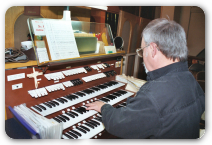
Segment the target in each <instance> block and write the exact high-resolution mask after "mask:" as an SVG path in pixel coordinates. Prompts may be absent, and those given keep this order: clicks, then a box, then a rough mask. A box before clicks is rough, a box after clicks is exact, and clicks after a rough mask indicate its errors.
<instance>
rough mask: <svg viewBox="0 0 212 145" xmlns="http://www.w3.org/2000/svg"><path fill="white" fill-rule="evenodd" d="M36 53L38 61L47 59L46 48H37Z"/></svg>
mask: <svg viewBox="0 0 212 145" xmlns="http://www.w3.org/2000/svg"><path fill="white" fill-rule="evenodd" d="M37 53H38V59H39V62H40V63H42V62H45V61H49V57H48V54H47V50H46V48H37Z"/></svg>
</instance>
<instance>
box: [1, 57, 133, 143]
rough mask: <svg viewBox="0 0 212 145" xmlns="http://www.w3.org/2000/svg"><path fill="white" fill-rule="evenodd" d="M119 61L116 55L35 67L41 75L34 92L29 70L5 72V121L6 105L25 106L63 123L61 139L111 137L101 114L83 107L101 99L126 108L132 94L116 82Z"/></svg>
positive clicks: (119, 67)
mask: <svg viewBox="0 0 212 145" xmlns="http://www.w3.org/2000/svg"><path fill="white" fill-rule="evenodd" d="M106 56H107V55H106ZM108 56H110V55H108ZM121 59H122V55H121V54H116V55H115V56H113V55H112V56H110V57H102V58H101V57H96V58H95V57H93V58H92V59H81V60H72V61H70V62H66V63H61V62H60V63H55V64H53V63H52V64H49V65H48V66H39V67H38V66H35V67H34V68H35V71H37V72H42V71H43V73H44V74H43V75H39V76H37V82H38V88H37V89H36V88H35V83H34V79H32V78H28V77H27V74H31V73H33V69H32V67H27V68H23V69H11V70H5V107H6V113H7V118H8V119H9V118H12V117H13V115H12V113H11V111H10V110H9V109H8V107H9V106H11V107H14V106H16V105H20V104H23V103H25V104H26V106H27V107H28V108H30V109H31V110H32V111H34V112H36V113H38V114H40V115H42V116H45V117H46V118H48V119H54V120H55V121H56V122H58V123H61V122H62V123H63V131H62V137H61V138H62V139H85V138H111V136H112V135H109V134H108V133H107V131H106V130H105V129H104V124H103V123H102V121H101V114H100V113H98V112H96V111H94V110H89V111H88V110H86V106H85V104H87V103H91V102H94V101H97V100H100V101H103V102H106V103H109V104H111V105H113V106H114V107H116V108H117V109H118V108H120V107H124V106H126V103H125V102H126V99H127V98H128V97H133V96H134V93H133V92H130V91H128V90H125V87H126V84H125V83H123V82H119V81H117V80H115V76H116V75H117V74H120V73H121V65H120V64H121ZM45 69H46V70H45ZM19 75H22V77H18V76H19ZM11 77H13V78H14V79H11ZM9 78H10V79H9Z"/></svg>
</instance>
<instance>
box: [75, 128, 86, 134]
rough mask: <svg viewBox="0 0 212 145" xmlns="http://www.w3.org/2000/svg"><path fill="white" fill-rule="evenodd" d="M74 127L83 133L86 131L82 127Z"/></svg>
mask: <svg viewBox="0 0 212 145" xmlns="http://www.w3.org/2000/svg"><path fill="white" fill-rule="evenodd" d="M76 129H78V130H79V131H82V132H83V133H87V132H86V131H85V130H84V129H82V128H79V127H76Z"/></svg>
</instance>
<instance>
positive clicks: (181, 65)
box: [147, 61, 188, 81]
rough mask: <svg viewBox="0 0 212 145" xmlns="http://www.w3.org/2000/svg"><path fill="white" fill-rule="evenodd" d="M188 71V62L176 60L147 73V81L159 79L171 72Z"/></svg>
mask: <svg viewBox="0 0 212 145" xmlns="http://www.w3.org/2000/svg"><path fill="white" fill-rule="evenodd" d="M180 71H188V62H187V61H185V62H176V63H173V64H170V65H167V66H165V67H162V68H159V69H156V70H154V71H151V72H148V73H147V81H152V80H155V79H158V78H160V77H162V76H164V75H166V74H167V73H170V72H180Z"/></svg>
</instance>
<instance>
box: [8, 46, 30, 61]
mask: <svg viewBox="0 0 212 145" xmlns="http://www.w3.org/2000/svg"><path fill="white" fill-rule="evenodd" d="M5 52H9V54H7V53H5V61H6V60H7V61H9V62H14V63H25V62H28V61H29V58H28V57H27V56H26V55H25V54H24V53H23V52H22V51H21V50H20V49H11V48H6V49H5ZM24 55H25V56H26V60H15V59H16V58H18V57H21V56H24Z"/></svg>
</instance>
